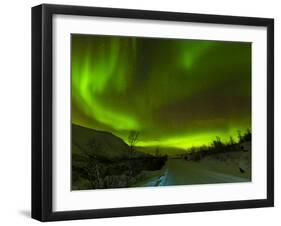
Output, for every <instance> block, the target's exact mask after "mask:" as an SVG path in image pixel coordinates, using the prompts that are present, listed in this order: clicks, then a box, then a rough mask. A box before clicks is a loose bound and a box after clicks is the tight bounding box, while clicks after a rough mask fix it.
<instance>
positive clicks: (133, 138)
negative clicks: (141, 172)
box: [128, 131, 140, 183]
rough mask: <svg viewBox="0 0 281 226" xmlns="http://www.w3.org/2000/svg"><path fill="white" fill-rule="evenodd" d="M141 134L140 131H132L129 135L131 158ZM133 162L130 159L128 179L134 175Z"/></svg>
mask: <svg viewBox="0 0 281 226" xmlns="http://www.w3.org/2000/svg"><path fill="white" fill-rule="evenodd" d="M139 134H140V133H139V132H138V131H131V132H130V134H129V136H128V143H129V148H130V149H129V150H130V156H129V158H130V159H132V156H133V152H134V148H135V144H136V143H137V141H138V137H139ZM132 164H133V163H132V160H130V161H129V178H128V180H130V178H132V177H133V166H132ZM128 183H129V182H128Z"/></svg>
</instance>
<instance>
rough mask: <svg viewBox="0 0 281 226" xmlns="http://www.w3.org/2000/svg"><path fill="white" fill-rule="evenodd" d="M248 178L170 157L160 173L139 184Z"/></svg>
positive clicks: (235, 180)
mask: <svg viewBox="0 0 281 226" xmlns="http://www.w3.org/2000/svg"><path fill="white" fill-rule="evenodd" d="M247 181H250V180H249V179H248V178H245V177H239V176H234V175H229V174H225V173H222V172H214V171H212V170H210V169H208V167H206V166H205V165H202V164H200V162H199V163H197V162H193V161H185V160H183V159H169V160H168V161H167V163H166V165H165V167H164V168H163V170H161V171H159V175H157V176H154V177H152V178H149V179H147V180H145V181H143V183H141V184H139V186H144V187H150V186H168V185H190V184H211V183H232V182H247Z"/></svg>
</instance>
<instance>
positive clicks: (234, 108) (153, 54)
mask: <svg viewBox="0 0 281 226" xmlns="http://www.w3.org/2000/svg"><path fill="white" fill-rule="evenodd" d="M71 50H72V54H71V67H72V122H73V123H75V124H78V125H81V126H85V127H88V128H93V129H97V130H104V131H109V132H111V133H113V134H115V135H116V136H119V137H121V138H123V140H124V141H126V140H127V137H128V134H129V133H130V131H138V132H139V133H140V136H139V141H138V143H137V145H138V146H144V147H145V146H165V147H177V148H184V149H186V148H188V147H191V146H199V145H208V144H209V143H210V142H211V141H212V140H213V139H214V138H215V137H216V136H219V137H221V139H222V140H224V141H226V140H228V139H229V136H233V137H236V136H237V130H240V131H243V130H246V129H247V128H251V43H246V42H226V41H225V42H223V41H207V40H183V39H163V38H140V37H138V38H136V37H117V36H103V35H79V34H72V36H71Z"/></svg>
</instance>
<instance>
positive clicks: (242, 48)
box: [32, 4, 274, 221]
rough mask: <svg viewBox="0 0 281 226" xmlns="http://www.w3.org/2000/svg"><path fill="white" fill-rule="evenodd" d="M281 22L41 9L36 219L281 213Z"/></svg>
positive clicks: (36, 48)
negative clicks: (278, 45) (278, 55)
mask: <svg viewBox="0 0 281 226" xmlns="http://www.w3.org/2000/svg"><path fill="white" fill-rule="evenodd" d="M273 37H274V21H273V19H268V18H252V17H236V16H221V15H203V14H189V13H176V12H160V11H144V10H131V9H130V10H129V9H113V8H96V7H82V6H64V5H46V4H43V5H39V6H35V7H33V8H32V217H33V218H35V219H37V220H40V221H55V220H71V219H85V218H101V217H120V216H133V215H147V214H166V213H179V212H191V211H209V210H226V209H238V208H256V207H269V206H273V205H274V190H273V189H274V184H273V183H274V174H273V173H274V170H273V169H274V165H273V164H274V161H273V152H274V135H273V132H274V128H273V125H274V115H273V114H274V106H273V104H274V96H273V94H274V90H273V88H274V85H273V84H274V83H273V82H274V81H273V80H274V79H273V72H274V71H273V70H274V40H273Z"/></svg>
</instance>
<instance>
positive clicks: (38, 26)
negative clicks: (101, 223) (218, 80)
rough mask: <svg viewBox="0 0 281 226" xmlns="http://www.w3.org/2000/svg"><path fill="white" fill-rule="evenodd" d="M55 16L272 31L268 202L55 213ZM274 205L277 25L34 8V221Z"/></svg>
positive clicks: (269, 39) (174, 15) (161, 14)
mask: <svg viewBox="0 0 281 226" xmlns="http://www.w3.org/2000/svg"><path fill="white" fill-rule="evenodd" d="M55 14H63V15H82V16H98V17H113V18H128V19H129V18H134V19H147V20H162V21H182V22H196V23H211V24H228V25H231V24H233V25H247V26H261V27H266V28H267V198H266V199H258V200H246V201H244V200H243V201H226V202H209V203H195V204H171V205H160V206H143V207H129V208H111V209H95V210H78V211H77V210H73V211H63V212H54V211H53V210H52V198H53V196H52V136H53V134H52V123H53V119H52V110H53V101H52V98H53V96H52V87H53V84H52V83H53V79H52V18H53V15H55ZM273 205H274V20H273V19H268V18H252V17H237V16H221V15H204V14H190V13H176V12H160V11H144V10H131V9H113V8H96V7H83V6H66V5H49V4H43V5H39V6H35V7H33V8H32V218H34V219H37V220H40V221H57V220H73V219H86V218H104V217H121V216H134V215H148V214H167V213H180V212H194V211H210V210H228V209H243V208H257V207H270V206H273Z"/></svg>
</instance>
